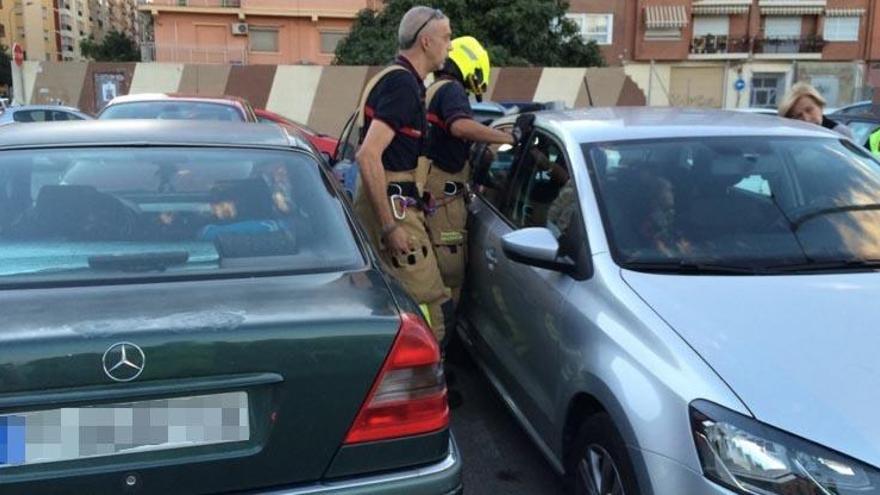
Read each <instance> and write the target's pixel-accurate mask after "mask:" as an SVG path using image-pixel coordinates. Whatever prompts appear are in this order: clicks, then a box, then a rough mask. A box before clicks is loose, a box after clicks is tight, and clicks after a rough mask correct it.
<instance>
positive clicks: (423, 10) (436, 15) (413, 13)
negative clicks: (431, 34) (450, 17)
mask: <svg viewBox="0 0 880 495" xmlns="http://www.w3.org/2000/svg"><path fill="white" fill-rule="evenodd" d="M445 18H446V16H445V15H443V12H440V11H439V10H438V9H432V8H431V7H425V6H423V5H419V6H417V7H413V8H411V9H409V10H408V11H407V12H406V14H404V15H403V19H401V20H400V27H398V29H397V45H398V46H399V47H400V49H401V50H408V49H410V48H412V47H413V45H415V44H416V41H417V40H418V37H419V35H420V34H421V33H424V32H425V28H426V27H427V25H428V23H430V22H431V21H434V20H441V19H445Z"/></svg>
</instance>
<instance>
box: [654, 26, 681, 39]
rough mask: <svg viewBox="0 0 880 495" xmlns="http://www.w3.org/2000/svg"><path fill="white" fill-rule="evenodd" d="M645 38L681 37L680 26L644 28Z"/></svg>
mask: <svg viewBox="0 0 880 495" xmlns="http://www.w3.org/2000/svg"><path fill="white" fill-rule="evenodd" d="M645 39H646V40H659V41H670V40H680V39H681V28H655V29H646V30H645Z"/></svg>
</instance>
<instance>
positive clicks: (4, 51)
mask: <svg viewBox="0 0 880 495" xmlns="http://www.w3.org/2000/svg"><path fill="white" fill-rule="evenodd" d="M4 85H5V86H6V87H8V88H10V89H11V88H12V55H10V53H9V48H8V47H6V46H4V45H0V86H4Z"/></svg>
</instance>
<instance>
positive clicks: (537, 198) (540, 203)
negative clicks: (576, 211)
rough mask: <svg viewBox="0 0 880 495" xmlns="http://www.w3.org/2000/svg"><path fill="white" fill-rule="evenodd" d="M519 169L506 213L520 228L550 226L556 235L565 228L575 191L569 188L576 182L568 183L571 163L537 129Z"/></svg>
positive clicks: (555, 144)
mask: <svg viewBox="0 0 880 495" xmlns="http://www.w3.org/2000/svg"><path fill="white" fill-rule="evenodd" d="M516 169H517V170H516V173H515V175H516V178H515V181H514V183H513V194H512V197H511V200H510V202H509V204H507V205H506V206H505V208H504V214H505V216H506V217H507V218H508V219H509V220H510V221H511V222H512V223H513V224H514V225H515V226H516V227H518V228H523V227H545V226H547V227H549V228H550V229H551V230H553V231H555V232H556V233H557V234H558V233H560V232H561V231H563V230H565V228H566V227H567V225H568V220H569V218H570V215H571V213H572V207H573V206H574V203H573V201H572V199H573V198H574V194H573V190H572V191H568V189H569V188H570V187H573V185H569V184H568V173H567V170H568V165H567V163H566V160H565V153H564V152H563V151H562V149H561V148H560V146H559V145H558V144H557V143H556V142H555V141H553V140H551V139H550V138H549V137H548V136H547V135H545V134H543V133H541V132H538V133H537V135H536V138H535V141H534V142H533V143H532V145H531V146H529V148H528V149H527V150H526V153H525V154H524V155H523V159H522V161H521V163H520V164H519V165H517V167H516ZM566 186H568V187H566ZM563 190H565V192H564V191H563ZM563 192H564V194H563Z"/></svg>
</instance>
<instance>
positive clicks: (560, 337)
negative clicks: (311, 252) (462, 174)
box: [460, 108, 880, 495]
mask: <svg viewBox="0 0 880 495" xmlns="http://www.w3.org/2000/svg"><path fill="white" fill-rule="evenodd" d="M494 125H495V126H496V127H500V128H510V127H512V126H513V125H514V120H513V117H509V118H506V119H502V120H500V121H498V122H496V123H495V124H494ZM531 128H532V130H531V135H530V137H529V138H528V139H527V140H525V144H523V145H520V146H518V147H516V148H513V149H510V148H509V147H501V148H498V147H496V148H494V149H493V150H492V151H494V153H485V152H484V150H480V149H478V150H477V152H476V156H479V157H481V158H485V159H482V160H476V161H475V163H474V164H475V179H476V181H477V183H478V187H477V194H476V197H475V198H474V200H473V201H472V202H471V206H470V208H471V211H472V215H471V217H472V218H471V224H470V226H469V239H470V241H469V242H470V249H471V252H470V259H469V270H470V271H469V275H468V276H469V279H468V289H467V290H466V291H465V292H466V295H465V299H464V300H463V304H464V318H463V320H464V322H463V323H462V325H461V332H460V335H461V337H462V340H463V342H464V343H465V345H466V346H467V347H468V349H469V350H470V351H471V352H472V354H473V355H475V356H476V357H477V358H478V362H479V363H480V364H481V366H482V368H483V369H484V371H485V372H486V374H487V376H488V377H489V378H490V381H491V382H492V383H493V384H494V385H495V387H496V388H497V389H498V391H499V392H500V393H501V395H502V396H503V398H504V399H505V402H506V403H507V404H508V405H509V407H510V409H511V410H512V411H513V413H514V415H515V416H516V417H517V418H518V419H519V421H520V422H521V423H522V425H523V426H524V429H525V430H526V431H527V432H528V434H529V435H530V436H531V437H532V439H533V440H534V441H535V443H536V444H537V446H538V447H539V448H540V450H541V451H542V452H543V453H544V454H545V456H546V457H547V459H548V460H549V461H550V463H551V464H552V465H553V466H554V467H555V468H556V469H557V470H558V471H559V473H560V474H565V475H566V476H568V477H569V478H570V481H571V487H572V489H573V492H574V493H586V494H603V495H604V494H635V493H646V494H674V495H678V494H688V495H693V494H731V493H735V494H760V495H771V494H804V495H812V494H816V495H818V494H823V495H831V494H835V495H854V494H860V495H867V494H877V493H880V469H878V466H880V421H878V419H877V411H876V407H877V405H878V402H877V400H876V399H874V398H873V392H872V391H873V390H875V389H876V387H877V386H878V384H880V359H878V351H880V332H878V330H877V328H876V325H877V322H878V320H880V302H878V301H880V275H878V274H877V273H876V271H877V269H878V267H880V164H878V163H877V162H876V161H875V160H873V159H872V158H871V157H870V156H869V155H868V154H867V153H866V152H865V150H863V149H862V148H860V147H858V146H857V145H855V144H854V143H852V142H850V141H848V140H844V139H841V138H840V136H839V135H837V134H834V133H832V132H829V131H826V130H824V129H822V128H821V127H818V126H812V125H808V124H803V123H800V122H796V121H792V120H782V119H777V118H767V117H766V116H754V115H748V114H742V113H735V112H721V111H701V110H684V109H679V110H676V109H652V108H631V109H623V108H619V109H592V110H581V111H572V112H567V113H540V114H537V116H536V119H535V121H534V124H533V126H532V127H531Z"/></svg>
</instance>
